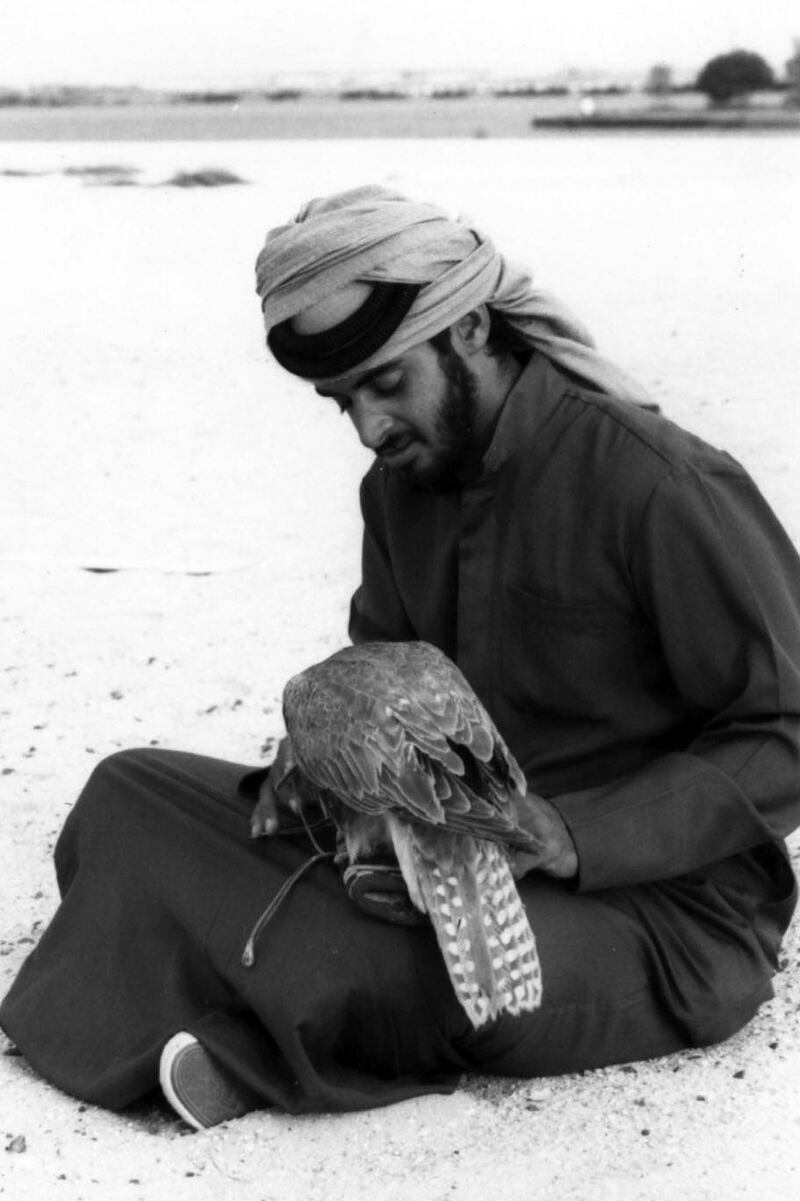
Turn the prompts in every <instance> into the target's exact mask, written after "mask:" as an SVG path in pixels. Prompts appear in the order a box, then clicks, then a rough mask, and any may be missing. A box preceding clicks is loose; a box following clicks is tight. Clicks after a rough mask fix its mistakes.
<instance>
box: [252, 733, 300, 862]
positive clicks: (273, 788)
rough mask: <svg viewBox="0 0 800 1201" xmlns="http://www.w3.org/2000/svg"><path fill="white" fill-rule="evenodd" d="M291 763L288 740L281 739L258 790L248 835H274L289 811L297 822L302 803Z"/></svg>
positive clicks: (292, 760) (289, 742)
mask: <svg viewBox="0 0 800 1201" xmlns="http://www.w3.org/2000/svg"><path fill="white" fill-rule="evenodd" d="M294 766H295V761H294V753H293V751H292V743H291V740H290V739H289V738H288V737H286V738H282V739H281V741H280V743H279V744H278V753H277V755H276V756H275V759H274V761H273V763H272V766H271V767H270V769H269V775H268V776H267V778H266V779H265V780H264V782H263V784H262V785H261V787H260V789H259V791H258V800H257V801H256V806H255V809H254V810H253V816H252V817H251V819H250V837H251V838H260V837H262V836H263V835H270V834H277V832H278V828H279V826H280V824H281V818H282V817H283V818H285V817H286V816H288V815H289V814H291V815H292V816H293V817H294V820H295V822H296V821H297V814H298V813H299V811H300V805H301V803H302V802H301V799H300V796H299V795H298V793H297V790H296V788H295V785H294V781H293V779H292V769H293V768H294Z"/></svg>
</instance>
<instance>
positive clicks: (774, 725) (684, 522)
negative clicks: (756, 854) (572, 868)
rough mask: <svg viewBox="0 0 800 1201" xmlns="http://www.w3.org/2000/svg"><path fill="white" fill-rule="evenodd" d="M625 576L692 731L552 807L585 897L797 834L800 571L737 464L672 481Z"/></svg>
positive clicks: (655, 501)
mask: <svg viewBox="0 0 800 1201" xmlns="http://www.w3.org/2000/svg"><path fill="white" fill-rule="evenodd" d="M629 571H630V576H631V581H632V585H633V587H634V589H635V591H636V593H637V594H638V597H639V602H640V604H641V606H642V608H643V609H644V611H645V613H646V614H647V616H648V619H649V620H650V621H651V622H652V623H653V625H654V628H655V629H656V630H657V632H658V635H659V638H660V641H661V646H662V651H663V654H664V657H665V661H666V663H667V665H668V668H669V670H670V673H671V675H672V678H673V681H674V683H675V686H676V688H677V690H678V692H679V694H680V696H681V697H682V699H683V701H684V703H685V705H686V708H687V711H688V712H689V713H690V714H692V715H693V717H694V725H695V728H696V729H697V730H698V731H699V732H698V733H697V735H696V736H695V737H694V738H693V740H692V741H691V742H690V743H689V745H687V746H686V747H685V748H683V749H681V750H678V751H672V752H670V753H666V754H664V755H663V756H662V757H658V758H655V759H654V760H653V761H652V762H651V763H649V764H648V765H647V766H646V767H644V768H643V769H641V770H638V771H636V772H634V773H632V774H630V775H628V776H626V777H625V778H623V779H617V780H614V781H612V782H611V783H607V784H604V785H602V786H600V787H595V788H586V789H583V790H581V791H578V792H572V793H568V794H565V795H561V796H556V797H552V798H551V800H552V801H553V803H554V804H555V805H556V807H557V808H558V809H559V811H560V813H561V814H562V816H563V818H564V820H565V822H566V823H567V826H568V828H569V830H570V833H571V835H572V837H573V840H574V842H575V845H576V848H577V852H578V858H579V865H580V867H579V872H580V875H579V882H578V887H579V888H580V889H581V890H587V891H588V890H591V889H597V888H606V887H613V886H617V885H626V884H633V883H639V882H645V881H654V880H660V879H665V878H668V877H670V876H675V875H680V874H684V873H687V872H691V871H694V870H697V869H698V868H701V867H703V866H704V865H707V864H710V863H713V862H716V861H719V860H721V859H724V858H726V857H727V856H729V855H733V854H736V853H738V852H741V851H743V850H746V849H748V848H750V847H753V846H755V845H757V844H759V843H763V842H766V841H770V840H776V839H780V838H782V837H784V836H785V835H786V834H788V833H789V832H790V831H791V830H792V829H794V828H795V827H796V826H797V825H798V824H800V754H799V751H798V748H799V747H800V561H799V560H798V556H797V554H796V552H795V550H794V547H793V546H792V544H791V542H790V540H789V538H788V536H787V535H786V533H785V531H784V530H783V529H782V527H781V526H780V524H779V522H778V521H777V519H776V517H775V516H774V514H773V513H772V511H771V510H770V508H769V506H768V505H767V503H766V502H765V500H764V499H763V497H762V496H761V495H760V493H759V491H758V489H757V488H756V487H755V485H754V484H753V482H752V481H751V480H750V479H749V477H748V476H747V474H746V473H745V472H744V471H742V470H741V469H740V468H739V467H738V465H736V464H735V463H733V461H732V460H731V461H730V467H729V468H724V467H723V468H720V469H718V470H715V471H713V472H710V473H709V472H700V471H698V470H695V469H694V468H691V467H683V468H681V469H680V470H675V471H673V472H672V473H671V474H670V475H669V476H667V477H665V478H664V479H663V480H662V481H661V483H660V484H659V485H658V486H657V487H656V488H655V489H654V491H653V493H652V494H651V496H650V498H649V501H648V503H647V505H646V508H645V510H644V513H643V517H642V521H641V525H640V528H639V531H638V537H637V539H636V545H635V549H634V551H633V557H632V561H631V563H630V565H629Z"/></svg>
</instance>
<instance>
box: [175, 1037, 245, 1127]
mask: <svg viewBox="0 0 800 1201" xmlns="http://www.w3.org/2000/svg"><path fill="white" fill-rule="evenodd" d="M159 1080H160V1082H161V1088H162V1091H163V1093H164V1096H165V1097H166V1098H167V1100H168V1101H169V1103H170V1105H171V1106H172V1108H173V1109H174V1110H175V1112H176V1113H177V1114H179V1116H180V1117H182V1118H183V1120H184V1122H188V1123H189V1125H190V1126H194V1128H195V1130H205V1129H206V1128H207V1127H209V1126H218V1125H219V1123H220V1122H227V1121H230V1120H231V1119H232V1118H240V1117H242V1116H243V1115H244V1114H246V1113H250V1111H251V1110H253V1109H257V1108H258V1107H259V1105H261V1104H263V1102H261V1101H260V1100H259V1098H258V1097H257V1096H256V1095H255V1093H252V1092H251V1091H250V1089H248V1088H246V1087H245V1086H244V1085H241V1084H239V1083H237V1081H235V1080H234V1079H233V1078H232V1077H231V1076H229V1075H228V1073H227V1072H225V1071H224V1070H223V1069H222V1068H220V1067H218V1066H217V1064H216V1063H215V1062H214V1060H213V1059H212V1058H211V1056H210V1055H209V1053H208V1051H206V1049H205V1047H203V1045H202V1044H201V1043H199V1042H198V1041H197V1039H196V1038H195V1037H194V1035H193V1034H187V1033H186V1031H185V1030H181V1031H179V1032H178V1034H173V1036H172V1038H171V1039H170V1040H169V1042H167V1043H166V1044H165V1046H164V1049H163V1051H162V1052H161V1060H160V1063H159Z"/></svg>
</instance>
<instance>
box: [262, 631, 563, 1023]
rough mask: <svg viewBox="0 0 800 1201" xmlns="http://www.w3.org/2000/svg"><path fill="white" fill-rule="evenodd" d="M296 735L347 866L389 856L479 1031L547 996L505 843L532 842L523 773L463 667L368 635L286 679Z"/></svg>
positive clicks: (286, 702) (305, 779) (301, 764)
mask: <svg viewBox="0 0 800 1201" xmlns="http://www.w3.org/2000/svg"><path fill="white" fill-rule="evenodd" d="M283 709H284V718H285V721H286V728H287V732H288V734H289V736H290V739H291V743H292V749H293V752H294V757H295V761H296V770H297V771H299V780H300V781H302V783H303V785H304V787H306V788H307V786H308V785H309V784H310V785H311V787H312V791H313V792H314V793H315V794H316V796H317V798H318V799H319V802H320V804H321V806H322V808H323V809H324V810H325V811H326V812H327V814H328V816H329V817H330V818H331V819H332V820H333V822H334V823H335V825H336V826H337V828H338V830H339V834H340V837H341V839H342V840H343V842H344V844H345V847H346V853H347V857H348V859H349V861H350V863H351V864H356V863H359V862H361V863H364V862H366V863H369V862H370V860H373V861H374V860H375V858H376V856H377V857H379V858H380V857H382V856H383V855H384V854H385V852H386V851H387V849H388V850H389V851H390V853H391V852H393V854H394V856H395V857H396V859H397V863H398V866H399V868H400V871H401V873H402V876H403V879H404V881H405V884H406V887H407V889H408V893H409V896H410V898H411V900H412V902H413V903H414V905H415V906H416V907H417V908H418V909H419V910H420V911H422V912H423V913H426V914H428V916H429V917H430V920H431V923H432V925H433V928H434V930H435V933H436V937H437V940H438V943H439V947H440V949H441V952H442V955H443V957H444V960H445V964H446V966H447V970H448V973H449V975H450V979H451V981H452V983H453V987H454V990H455V993H456V996H457V997H458V1000H459V1001H460V1003H461V1005H462V1006H463V1008H464V1010H465V1012H466V1013H467V1015H468V1017H469V1019H470V1021H471V1022H472V1025H473V1026H474V1027H475V1028H477V1027H479V1026H481V1025H482V1024H483V1023H484V1022H486V1021H488V1020H489V1019H492V1018H495V1017H497V1016H498V1015H499V1014H501V1013H504V1012H505V1013H509V1014H519V1013H522V1012H525V1011H529V1010H533V1009H536V1008H537V1007H538V1006H539V1004H540V1003H541V995H542V979H541V968H540V965H539V958H538V955H537V951H536V942H535V939H534V935H533V932H532V930H531V927H530V925H529V922H528V918H527V915H526V912H525V909H524V907H523V905H522V902H521V900H520V897H519V894H518V892H517V888H516V885H515V883H514V879H513V876H512V872H511V868H510V864H509V858H508V853H507V848H509V847H514V848H524V849H528V850H530V849H532V848H533V847H535V846H537V845H538V844H537V843H536V840H535V839H534V838H533V836H532V835H530V834H528V833H526V832H525V831H524V830H522V829H521V828H520V826H519V825H518V824H517V821H516V814H515V808H514V801H515V799H516V798H517V797H519V796H524V795H525V791H526V784H525V777H524V776H523V774H522V771H521V770H520V768H519V766H518V764H517V763H516V761H515V759H514V758H513V756H512V754H511V752H510V751H509V749H508V747H507V746H506V744H505V742H504V741H503V739H502V737H501V736H500V734H499V732H498V731H497V729H496V728H495V726H494V724H493V722H492V720H491V718H490V717H489V714H488V713H487V712H486V710H485V709H484V707H483V705H482V704H481V702H480V701H479V699H478V697H477V696H476V695H475V693H474V691H473V690H472V688H471V687H470V686H469V684H468V683H467V681H466V679H465V678H464V676H463V675H462V674H461V672H460V671H459V670H458V668H457V667H456V665H455V664H454V663H453V662H452V661H451V660H450V659H449V658H448V657H447V656H446V655H444V654H443V653H442V652H441V651H440V650H438V649H437V648H436V647H434V646H431V645H430V644H429V643H426V642H367V643H361V644H360V645H357V646H351V647H347V648H345V649H344V650H341V651H338V652H337V653H336V654H334V655H331V656H330V658H328V659H325V660H324V661H323V662H322V663H318V664H316V665H315V666H313V667H310V668H308V669H307V670H306V671H303V672H301V673H300V674H299V675H297V676H294V677H293V678H292V679H291V680H289V682H288V684H287V685H286V687H285V689H284V693H283Z"/></svg>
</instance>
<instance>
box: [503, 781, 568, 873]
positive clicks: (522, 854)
mask: <svg viewBox="0 0 800 1201" xmlns="http://www.w3.org/2000/svg"><path fill="white" fill-rule="evenodd" d="M517 821H518V822H519V824H520V826H522V829H523V830H527V831H528V833H529V834H533V835H534V837H535V838H536V839H537V840H538V842H539V843H540V844H541V845H540V849H536V850H531V851H514V852H512V854H511V857H510V858H511V870H512V872H513V873H514V877H515V878H516V879H517V880H518V879H519V878H520V877H521V876H524V875H526V873H527V872H531V871H540V872H545V873H546V875H548V876H556V877H557V878H558V879H559V880H571V879H572V878H573V877H574V876H577V874H578V856H577V853H576V851H575V844H574V843H573V841H572V838H571V836H570V833H569V830H568V829H567V827H566V826H565V824H564V819H563V818H562V816H561V814H560V813H559V812H558V810H557V809H556V807H555V805H553V804H551V803H550V801H546V800H545V799H544V797H540V796H537V795H536V793H535V792H529V793H528V794H527V795H526V796H525V798H524V799H523V800H520V801H517Z"/></svg>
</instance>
